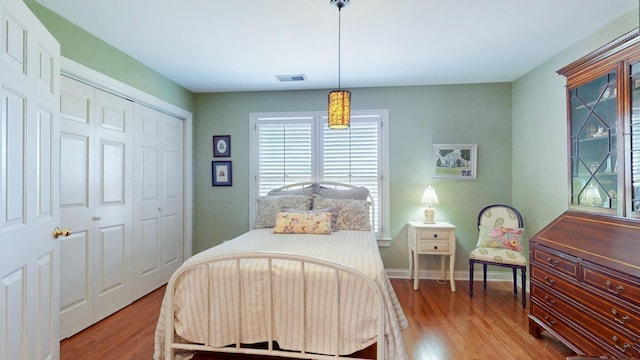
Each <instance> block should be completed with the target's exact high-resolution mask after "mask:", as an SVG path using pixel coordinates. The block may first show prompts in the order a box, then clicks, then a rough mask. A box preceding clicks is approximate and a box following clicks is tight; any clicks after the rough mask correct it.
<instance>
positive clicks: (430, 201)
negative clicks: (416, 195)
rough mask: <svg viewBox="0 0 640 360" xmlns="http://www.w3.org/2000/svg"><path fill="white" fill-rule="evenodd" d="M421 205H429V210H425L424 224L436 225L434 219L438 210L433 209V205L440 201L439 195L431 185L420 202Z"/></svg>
mask: <svg viewBox="0 0 640 360" xmlns="http://www.w3.org/2000/svg"><path fill="white" fill-rule="evenodd" d="M420 203H421V204H427V208H426V209H424V223H425V224H435V223H436V222H435V220H434V217H435V215H436V210H435V209H434V208H433V205H437V204H439V203H440V202H439V201H438V194H436V191H435V190H434V189H433V188H432V187H431V185H429V186H427V188H426V189H425V190H424V193H423V194H422V200H420Z"/></svg>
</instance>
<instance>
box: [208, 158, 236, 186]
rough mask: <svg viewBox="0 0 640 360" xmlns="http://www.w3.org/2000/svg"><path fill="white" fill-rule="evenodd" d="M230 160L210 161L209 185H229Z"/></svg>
mask: <svg viewBox="0 0 640 360" xmlns="http://www.w3.org/2000/svg"><path fill="white" fill-rule="evenodd" d="M231 184H232V182H231V161H212V162H211V185H212V186H231Z"/></svg>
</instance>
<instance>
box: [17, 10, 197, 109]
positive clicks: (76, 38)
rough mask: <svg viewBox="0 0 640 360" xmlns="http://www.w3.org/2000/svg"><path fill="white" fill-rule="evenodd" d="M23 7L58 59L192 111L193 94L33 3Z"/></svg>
mask: <svg viewBox="0 0 640 360" xmlns="http://www.w3.org/2000/svg"><path fill="white" fill-rule="evenodd" d="M25 4H27V6H29V8H30V9H31V11H33V13H34V14H35V15H36V16H37V17H38V19H40V21H41V22H42V23H43V24H44V26H45V27H46V28H47V29H48V30H49V31H50V32H51V34H53V36H54V37H55V38H56V39H57V40H58V42H59V43H60V52H61V53H62V56H64V57H66V58H68V59H71V60H73V61H75V62H77V63H80V64H82V65H84V66H87V67H89V68H91V69H93V70H96V71H99V72H101V73H103V74H105V75H108V76H110V77H112V78H114V79H116V80H118V81H120V82H123V83H125V84H127V85H130V86H133V87H135V88H137V89H139V90H142V91H144V92H146V93H147V94H151V95H153V96H155V97H157V98H159V99H162V100H165V101H167V102H169V103H171V104H173V105H176V106H178V107H180V108H182V109H184V110H187V111H190V112H193V94H192V93H191V92H190V91H189V90H187V89H185V88H183V87H181V86H180V85H178V84H176V83H175V82H173V81H171V80H169V79H167V78H166V77H164V76H162V75H161V74H160V73H158V72H156V71H154V70H153V69H151V68H149V67H147V66H146V65H144V64H142V63H141V62H139V61H137V60H136V59H134V58H132V57H131V56H129V55H127V54H125V53H123V52H122V51H120V50H118V49H116V48H114V47H113V46H111V45H109V44H107V43H105V42H104V41H102V40H100V39H98V38H97V37H95V36H93V35H91V34H89V33H88V32H86V31H84V30H83V29H81V28H79V27H78V26H76V25H74V24H72V23H71V22H69V21H67V20H66V19H64V18H62V17H60V16H59V15H57V14H56V13H54V12H52V11H51V10H49V9H47V8H46V7H44V6H42V5H40V4H39V3H37V2H36V1H35V0H25ZM158 51H163V50H162V49H158Z"/></svg>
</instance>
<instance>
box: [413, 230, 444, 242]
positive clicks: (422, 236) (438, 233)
mask: <svg viewBox="0 0 640 360" xmlns="http://www.w3.org/2000/svg"><path fill="white" fill-rule="evenodd" d="M417 232H418V233H417V237H418V240H449V231H446V230H430V229H418V231H417Z"/></svg>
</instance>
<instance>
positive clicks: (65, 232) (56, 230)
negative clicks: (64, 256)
mask: <svg viewBox="0 0 640 360" xmlns="http://www.w3.org/2000/svg"><path fill="white" fill-rule="evenodd" d="M60 235H62V236H69V235H71V229H69V228H64V229H59V228H58V227H57V226H56V227H55V228H54V229H53V238H54V239H57V238H58V237H59V236H60Z"/></svg>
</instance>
